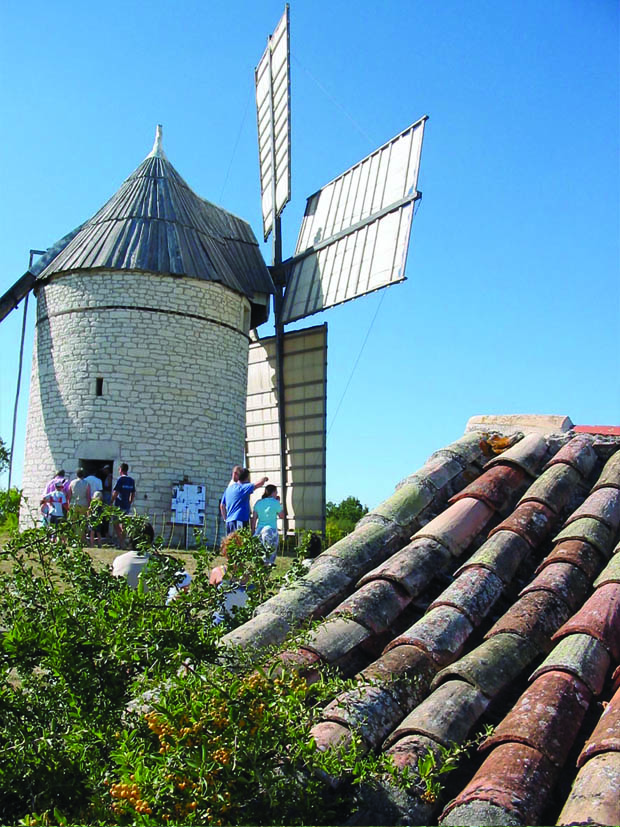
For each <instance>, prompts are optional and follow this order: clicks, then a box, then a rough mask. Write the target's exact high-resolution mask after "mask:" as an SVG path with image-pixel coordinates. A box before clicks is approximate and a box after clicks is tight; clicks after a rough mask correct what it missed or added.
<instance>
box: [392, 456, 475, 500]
mask: <svg viewBox="0 0 620 827" xmlns="http://www.w3.org/2000/svg"><path fill="white" fill-rule="evenodd" d="M466 467H467V464H466V463H464V462H463V461H461V460H458V459H456V458H455V457H449V456H445V457H435V458H434V459H429V460H428V461H427V462H425V463H424V465H423V466H422V468H420V470H419V471H416V472H415V474H410V475H409V476H408V477H405V479H404V480H401V481H400V482H399V483H398V485H397V486H396V490H397V491H398V490H399V489H400V488H402V486H404V485H408V484H409V483H413V484H415V485H421V484H425V485H430V486H431V490H432V491H435V492H437V491H443V490H444V489H445V490H448V488H449V487H452V485H453V484H455V480H457V479H458V478H459V477H460V475H462V474H463V471H464V470H465V468H466Z"/></svg>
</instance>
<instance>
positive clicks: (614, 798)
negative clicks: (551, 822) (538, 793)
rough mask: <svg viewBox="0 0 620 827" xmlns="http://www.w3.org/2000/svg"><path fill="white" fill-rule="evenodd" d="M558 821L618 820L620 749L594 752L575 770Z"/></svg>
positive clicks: (593, 821) (608, 821)
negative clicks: (574, 776)
mask: <svg viewBox="0 0 620 827" xmlns="http://www.w3.org/2000/svg"><path fill="white" fill-rule="evenodd" d="M557 823H558V824H566V825H569V824H609V825H614V824H620V753H618V752H607V753H605V754H604V755H597V756H596V757H595V758H593V759H592V760H591V761H588V763H587V764H586V765H585V766H584V767H582V769H580V770H579V772H578V774H577V777H576V779H575V783H574V784H573V788H572V790H571V792H570V795H569V796H568V799H567V801H566V803H565V805H564V807H563V809H562V812H561V813H560V816H559V818H558V822H557Z"/></svg>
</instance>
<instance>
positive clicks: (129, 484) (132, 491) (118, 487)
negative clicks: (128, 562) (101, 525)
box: [112, 462, 136, 548]
mask: <svg viewBox="0 0 620 827" xmlns="http://www.w3.org/2000/svg"><path fill="white" fill-rule="evenodd" d="M128 471H129V466H128V465H127V463H126V462H123V463H121V467H120V472H121V475H120V477H119V478H118V479H117V480H116V483H115V485H114V490H113V491H112V505H115V506H116V507H117V508H120V509H121V511H123V512H124V513H125V514H129V509H130V508H131V506H132V503H133V501H134V498H135V496H136V483H135V482H134V479H133V477H130V476H128V473H127V472H128ZM114 528H115V530H116V536H117V537H118V542H119V545H120V547H121V548H124V546H125V532H124V531H123V526H122V525H121V522H120V520H117V521H116V522H115V524H114Z"/></svg>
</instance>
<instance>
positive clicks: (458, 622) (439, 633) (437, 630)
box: [388, 606, 473, 666]
mask: <svg viewBox="0 0 620 827" xmlns="http://www.w3.org/2000/svg"><path fill="white" fill-rule="evenodd" d="M472 631H473V626H472V625H471V623H470V622H469V620H468V619H467V617H466V616H465V615H464V614H463V613H462V612H459V611H458V609H454V608H452V606H439V607H438V608H437V609H432V610H431V611H430V612H429V613H428V614H426V615H424V617H422V618H421V619H420V620H418V621H416V623H414V624H413V626H410V627H409V629H407V631H405V632H403V633H402V634H400V635H398V637H396V638H395V639H394V640H393V641H392V643H390V644H389V646H388V651H389V649H393V648H394V647H395V646H400V645H401V644H403V643H405V644H408V645H410V646H419V647H420V648H421V649H423V650H424V651H425V652H428V653H429V655H430V656H431V657H432V658H433V660H434V661H435V662H436V663H437V664H439V665H440V666H445V665H446V664H448V663H450V662H451V661H453V660H454V659H455V658H457V657H458V656H459V654H460V653H461V650H462V649H463V646H464V645H465V643H466V641H467V638H468V637H469V636H470V634H471V633H472Z"/></svg>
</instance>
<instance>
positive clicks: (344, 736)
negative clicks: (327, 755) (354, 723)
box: [310, 721, 353, 752]
mask: <svg viewBox="0 0 620 827" xmlns="http://www.w3.org/2000/svg"><path fill="white" fill-rule="evenodd" d="M310 736H311V737H312V738H313V739H314V743H315V746H316V748H317V749H318V750H319V751H320V752H325V750H328V749H346V748H347V747H349V746H350V745H351V742H352V741H353V737H352V735H351V731H350V729H349V728H348V727H346V726H344V725H343V724H339V723H337V722H336V721H319V723H318V724H315V725H314V726H313V727H312V729H311V730H310Z"/></svg>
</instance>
